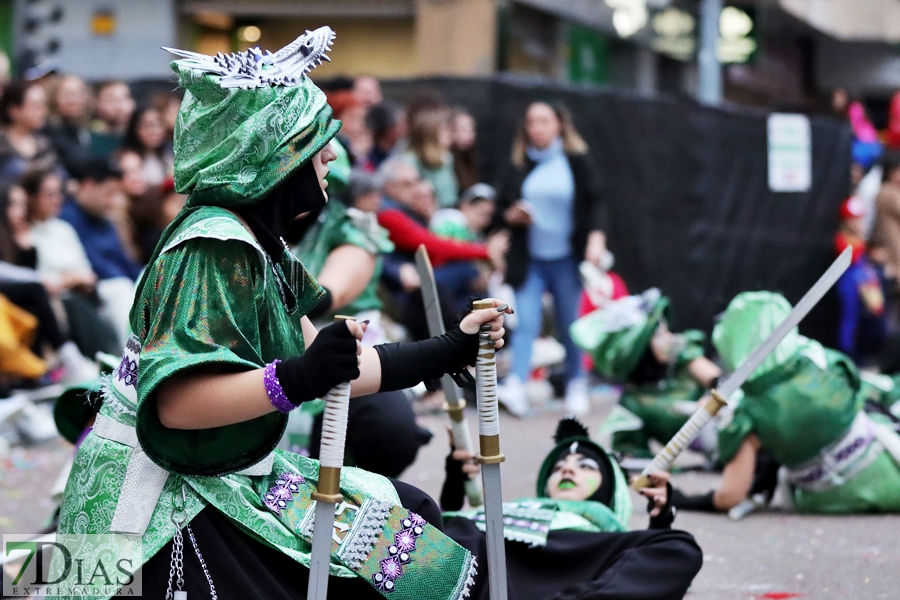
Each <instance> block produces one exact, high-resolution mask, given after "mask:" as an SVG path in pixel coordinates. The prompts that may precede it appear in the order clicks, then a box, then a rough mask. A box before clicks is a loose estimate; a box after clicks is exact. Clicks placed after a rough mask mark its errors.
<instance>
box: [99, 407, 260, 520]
mask: <svg viewBox="0 0 900 600" xmlns="http://www.w3.org/2000/svg"><path fill="white" fill-rule="evenodd" d="M93 433H94V434H95V435H97V436H98V437H101V438H104V439H107V440H110V441H112V442H117V443H119V444H123V445H125V446H128V447H129V448H134V451H133V452H132V454H131V459H130V460H129V461H128V468H127V470H126V471H125V480H124V481H123V482H122V489H121V491H120V492H119V499H118V502H117V504H116V512H115V514H114V515H113V520H112V526H111V527H110V530H111V531H112V532H113V533H128V534H137V535H143V534H144V532H145V531H146V530H147V525H148V524H149V523H150V517H151V516H152V515H153V510H154V509H155V508H156V504H157V502H158V501H159V496H160V494H162V490H163V487H164V486H165V484H166V480H167V479H168V478H169V472H168V471H166V470H165V469H163V468H162V467H160V466H159V465H157V464H156V463H154V462H153V461H152V460H150V458H149V457H148V456H147V455H146V454H144V451H143V450H141V447H140V446H139V445H138V440H137V432H136V431H135V429H134V427H131V426H130V425H125V424H123V423H119V422H118V421H116V420H115V419H111V418H109V417H107V416H105V415H102V414H100V415H97V420H96V421H95V422H94V429H93ZM274 460H275V455H274V454H272V453H269V454H268V455H266V457H265V458H263V459H262V460H261V461H259V462H258V463H256V464H255V465H252V466H250V467H248V468H246V469H244V470H242V471H238V472H237V473H235V474H236V475H249V476H257V475H268V474H269V473H271V472H272V466H273V462H274Z"/></svg>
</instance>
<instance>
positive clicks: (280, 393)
mask: <svg viewBox="0 0 900 600" xmlns="http://www.w3.org/2000/svg"><path fill="white" fill-rule="evenodd" d="M280 362H281V361H280V360H278V359H277V358H276V359H275V360H273V361H272V362H270V363H269V364H267V365H266V371H265V375H264V376H263V380H264V381H265V382H266V396H268V397H269V402H271V403H272V406H274V407H275V410H277V411H278V412H280V413H284V414H287V413H289V412H291V411H292V410H294V409H295V408H297V406H296V405H295V404H291V401H290V400H288V397H287V396H286V395H285V393H284V390H283V389H281V382H279V381H278V376H277V375H276V374H275V365H277V364H278V363H280Z"/></svg>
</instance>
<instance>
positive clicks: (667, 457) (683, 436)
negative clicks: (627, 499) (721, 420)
mask: <svg viewBox="0 0 900 600" xmlns="http://www.w3.org/2000/svg"><path fill="white" fill-rule="evenodd" d="M726 404H727V402H726V401H725V399H724V398H722V396H721V394H719V392H718V390H712V391H710V398H709V400H707V402H706V404H704V405H703V408H701V409H699V410H697V412H695V413H694V414H693V415H692V416H691V418H690V419H688V421H687V423H685V424H684V425H682V426H681V429H679V430H678V433H676V434H675V436H674V437H673V438H672V439H671V440H669V443H668V444H666V446H665V448H663V449H662V450H660V451H659V454H657V455H656V456H655V457H653V461H652V462H651V463H650V464H649V465H647V466H646V468H644V470H643V471H642V472H641V474H640V475H639V476H638V477H637V478H636V479H635V480H634V481H633V482H632V483H631V487H632V489H634V491H636V492H639V491H641V490H642V489H644V488H645V487H648V486H649V485H650V473H655V472H657V471H668V470H669V468H670V467H671V466H672V463H673V462H675V459H676V458H678V455H679V454H681V453H682V452H684V450H685V448H687V447H688V446H690V445H691V442H693V441H694V440H695V439H696V438H697V436H698V435H700V430H701V429H703V427H704V426H705V425H706V424H707V423H709V422H710V420H711V419H712V418H713V417H715V416H716V414H718V412H719V411H720V410H721V409H722V407H723V406H725V405H726Z"/></svg>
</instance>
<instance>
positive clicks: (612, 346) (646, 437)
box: [571, 289, 714, 458]
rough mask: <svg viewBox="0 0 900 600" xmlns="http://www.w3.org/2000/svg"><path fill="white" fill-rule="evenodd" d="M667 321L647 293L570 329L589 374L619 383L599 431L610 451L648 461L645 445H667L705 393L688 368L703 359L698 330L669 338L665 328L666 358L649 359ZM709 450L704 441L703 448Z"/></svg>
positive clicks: (656, 297)
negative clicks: (590, 364) (591, 367)
mask: <svg viewBox="0 0 900 600" xmlns="http://www.w3.org/2000/svg"><path fill="white" fill-rule="evenodd" d="M668 316H669V299H668V298H666V297H665V296H662V295H660V293H659V291H658V290H656V289H650V290H647V291H646V292H644V293H643V294H642V295H640V296H628V297H626V298H621V299H619V300H616V301H614V302H611V303H610V304H609V305H608V306H606V307H603V308H600V309H597V310H595V311H593V312H592V313H590V314H588V315H585V316H584V317H582V318H580V319H579V320H578V321H576V322H575V323H574V324H573V325H572V330H571V333H572V339H573V340H574V341H575V343H576V344H577V345H578V346H579V347H580V348H581V349H583V350H584V351H586V352H588V353H589V354H590V356H591V358H592V359H593V362H594V370H595V372H596V373H597V374H599V375H600V376H601V377H603V378H604V379H606V380H609V381H613V382H622V383H623V384H624V385H623V389H622V396H621V397H620V399H619V403H618V405H617V406H616V407H615V408H614V409H613V411H612V412H611V413H610V416H609V418H608V419H607V421H606V422H605V423H604V424H603V425H602V426H601V429H600V437H601V439H605V438H606V436H609V435H611V436H612V437H611V441H610V446H611V448H612V449H613V450H614V451H616V452H621V453H623V454H627V455H631V456H635V457H640V458H650V457H652V456H653V454H652V452H651V451H650V446H649V443H650V440H656V441H658V442H660V443H662V444H665V443H666V442H668V441H669V440H670V439H671V438H672V437H673V436H674V435H675V434H676V433H677V432H678V430H679V429H680V428H681V426H682V425H684V424H685V423H686V422H687V420H688V419H689V418H690V416H691V415H692V414H693V413H694V411H695V410H696V401H697V400H699V399H700V398H701V397H702V396H703V395H704V393H705V392H706V389H707V388H706V386H704V385H703V384H701V383H700V382H699V381H697V379H696V378H695V377H694V376H693V375H692V374H691V373H690V371H689V369H688V367H689V365H690V364H691V362H692V361H695V360H697V359H700V358H702V357H703V343H704V340H705V337H706V336H705V335H704V333H703V332H702V331H697V330H688V331H685V332H684V333H681V334H677V335H674V336H672V335H671V334H668V329H667V328H666V329H665V330H664V333H665V334H666V335H669V336H671V339H672V341H671V343H670V347H669V350H668V357H669V359H668V361H666V362H665V363H661V362H660V361H659V360H657V358H656V357H655V355H654V353H653V351H652V348H651V342H652V340H653V338H654V335H656V334H657V331H658V330H659V329H660V324H661V323H662V324H664V323H666V321H667V319H668ZM710 446H712V448H710ZM713 448H714V444H709V443H708V442H707V444H706V448H705V449H707V450H710V451H711V450H712V449H713Z"/></svg>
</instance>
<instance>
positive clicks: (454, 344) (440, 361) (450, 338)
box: [375, 326, 478, 392]
mask: <svg viewBox="0 0 900 600" xmlns="http://www.w3.org/2000/svg"><path fill="white" fill-rule="evenodd" d="M375 351H376V352H378V357H379V358H380V359H381V388H380V389H379V390H378V391H379V392H389V391H392V390H403V389H406V388H410V387H413V386H415V385H417V384H418V383H419V382H421V381H428V380H429V379H438V378H440V377H441V376H442V375H444V374H445V373H449V374H451V375H453V374H456V373H460V372H461V371H462V370H463V369H465V368H466V366H468V365H473V364H475V359H476V358H477V356H478V335H477V334H472V335H469V334H466V333H463V332H462V330H461V329H460V328H459V326H456V327H454V328H453V329H451V330H450V331H448V332H447V333H445V334H444V335H440V336H437V337H433V338H431V339H427V340H422V341H420V342H397V343H394V344H379V345H377V346H375Z"/></svg>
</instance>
